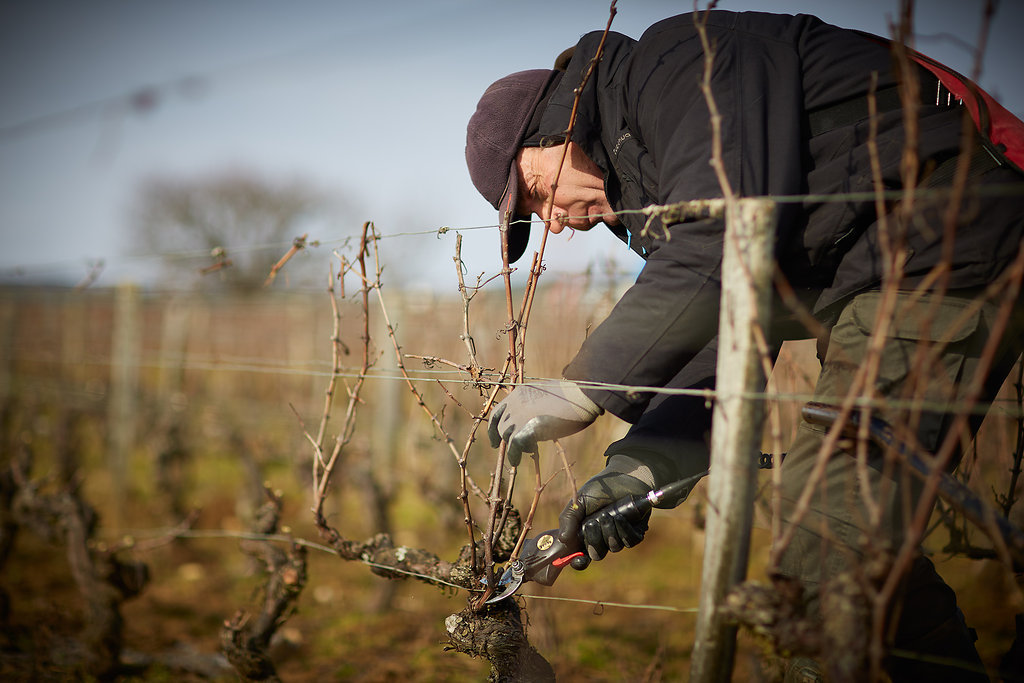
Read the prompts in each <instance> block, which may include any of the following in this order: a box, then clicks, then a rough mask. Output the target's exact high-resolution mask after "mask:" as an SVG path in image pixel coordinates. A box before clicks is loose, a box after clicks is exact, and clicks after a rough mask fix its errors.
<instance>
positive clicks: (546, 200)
mask: <svg viewBox="0 0 1024 683" xmlns="http://www.w3.org/2000/svg"><path fill="white" fill-rule="evenodd" d="M564 147H565V145H558V146H557V147H544V148H541V147H524V148H523V149H521V150H519V155H518V156H517V157H516V162H517V163H516V168H517V169H518V173H519V204H518V211H517V212H518V213H535V214H537V215H538V216H540V218H541V220H543V221H545V222H546V223H547V226H548V230H550V231H551V232H553V233H554V234H556V235H557V234H558V233H560V232H562V229H563V228H565V227H566V226H568V227H570V228H573V229H575V230H590V229H591V228H592V227H594V226H595V225H597V224H598V223H601V222H604V223H607V224H608V225H618V224H619V220H618V218H616V216H615V215H614V214H613V213H612V207H611V205H609V203H608V197H607V196H606V195H605V191H604V176H603V175H602V174H601V169H600V168H598V167H597V165H596V164H595V163H594V162H593V161H591V160H590V159H589V158H588V157H587V155H586V154H584V153H583V150H581V149H580V148H579V147H578V146H576V145H575V144H574V143H571V142H570V143H569V152H568V153H567V154H566V155H565V163H564V164H562V172H561V173H559V172H558V167H559V164H561V162H562V150H563V148H564ZM556 177H557V178H558V185H557V186H556V188H555V196H554V201H552V197H551V186H552V184H553V183H554V182H555V178H556Z"/></svg>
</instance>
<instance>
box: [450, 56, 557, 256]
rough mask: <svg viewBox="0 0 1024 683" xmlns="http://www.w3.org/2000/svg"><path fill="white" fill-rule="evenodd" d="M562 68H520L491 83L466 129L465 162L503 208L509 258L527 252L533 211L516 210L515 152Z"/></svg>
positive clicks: (476, 180)
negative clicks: (526, 212) (522, 212)
mask: <svg viewBox="0 0 1024 683" xmlns="http://www.w3.org/2000/svg"><path fill="white" fill-rule="evenodd" d="M560 73H561V72H559V71H552V70H549V69H534V70H531V71H520V72H518V73H514V74H512V75H510V76H506V77H505V78H502V79H501V80H498V81H496V82H495V83H493V84H492V85H491V87H489V88H487V90H486V91H485V92H484V94H483V97H481V98H480V102H479V103H478V104H477V107H476V112H474V114H473V116H472V117H471V118H470V119H469V126H468V127H467V130H466V165H467V166H468V167H469V177H470V178H471V179H472V180H473V184H474V185H475V186H476V189H477V190H479V191H480V194H482V195H483V196H484V199H486V200H487V201H489V202H490V203H491V206H493V207H494V208H495V209H497V210H498V221H499V223H500V224H501V226H502V227H503V228H504V227H506V226H507V227H508V260H509V263H512V262H514V261H516V260H518V259H519V257H520V256H522V255H523V252H524V251H526V244H527V242H528V241H529V239H530V220H531V218H530V215H529V214H526V215H522V214H519V213H517V212H516V202H517V200H518V198H519V174H518V173H517V172H516V167H515V163H516V155H517V154H518V153H519V148H520V147H522V146H523V141H524V140H525V139H526V138H527V136H528V134H529V133H530V128H531V123H532V124H533V125H534V126H536V125H537V121H538V117H536V116H535V114H536V113H537V110H538V106H537V105H538V104H540V102H541V100H542V99H544V96H545V94H546V93H547V91H548V89H549V86H550V85H551V84H552V82H553V81H554V80H555V77H556V76H557V75H559V74H560Z"/></svg>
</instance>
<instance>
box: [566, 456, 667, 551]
mask: <svg viewBox="0 0 1024 683" xmlns="http://www.w3.org/2000/svg"><path fill="white" fill-rule="evenodd" d="M633 475H638V476H639V477H643V479H641V478H638V476H633ZM645 480H646V481H645ZM654 487H655V485H654V481H653V480H651V479H650V470H649V469H647V468H646V467H645V466H644V465H643V464H642V463H640V462H639V461H638V460H636V459H634V458H631V457H629V456H628V455H613V456H611V457H610V458H609V459H608V466H607V467H605V468H604V469H603V470H601V472H600V473H598V474H597V475H595V476H594V477H592V478H591V479H589V480H587V482H586V483H585V484H583V486H582V487H581V488H580V490H579V493H578V494H577V496H576V498H575V500H573V501H572V502H570V503H569V504H568V505H567V506H566V507H565V510H563V511H562V514H561V515H560V516H559V518H558V540H560V541H561V542H562V543H565V544H567V545H575V538H576V537H582V539H583V546H584V549H585V551H586V556H585V557H577V558H575V559H573V561H572V567H573V569H586V568H587V566H588V565H590V562H591V560H601V559H603V558H604V556H605V555H607V554H608V551H611V552H613V553H617V552H619V551H620V550H622V549H623V548H632V547H633V546H635V545H637V544H638V543H640V541H642V540H644V534H646V533H647V520H648V519H649V518H650V513H648V514H647V515H645V516H644V517H643V519H641V520H638V521H637V522H634V523H630V522H627V521H625V520H623V519H615V518H612V517H611V516H610V515H606V514H598V515H597V516H596V517H595V518H594V519H590V520H587V522H586V524H584V519H586V518H587V517H589V516H590V515H593V514H594V513H598V512H599V511H600V510H601V509H602V508H605V507H607V506H609V505H611V504H612V503H614V502H616V501H618V500H619V499H620V498H624V497H626V496H630V495H632V496H646V495H647V494H648V493H649V492H650V491H651V490H652V489H653V488H654Z"/></svg>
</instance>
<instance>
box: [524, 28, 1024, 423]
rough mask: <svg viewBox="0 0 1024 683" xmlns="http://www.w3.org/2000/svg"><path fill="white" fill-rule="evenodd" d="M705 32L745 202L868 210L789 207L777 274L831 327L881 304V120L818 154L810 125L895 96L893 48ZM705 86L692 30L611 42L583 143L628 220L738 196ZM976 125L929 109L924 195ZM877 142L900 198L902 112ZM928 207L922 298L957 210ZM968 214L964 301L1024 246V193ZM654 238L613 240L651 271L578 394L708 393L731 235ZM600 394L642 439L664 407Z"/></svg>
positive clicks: (715, 231) (1008, 177) (590, 95)
mask: <svg viewBox="0 0 1024 683" xmlns="http://www.w3.org/2000/svg"><path fill="white" fill-rule="evenodd" d="M707 27H708V33H709V36H710V40H711V42H712V44H713V45H714V46H715V59H714V69H713V74H712V80H711V88H712V92H713V94H714V98H715V101H716V103H717V106H718V109H719V111H720V113H721V116H722V122H721V126H722V136H721V139H722V159H723V162H724V166H725V169H726V173H727V175H728V178H729V181H730V184H731V186H732V188H733V190H734V191H735V192H736V193H737V194H739V195H740V196H759V195H774V196H785V195H812V196H825V195H835V194H848V193H858V192H859V193H866V194H864V196H863V198H859V199H851V200H847V201H814V200H813V199H804V200H800V201H790V202H783V203H781V204H780V212H779V222H778V227H777V238H776V259H777V262H778V270H779V272H780V273H781V275H782V276H784V277H785V279H786V280H787V281H788V282H789V283H790V285H791V286H792V287H793V288H794V289H795V290H796V291H797V292H798V293H799V294H800V295H801V299H802V300H804V301H805V302H807V304H808V307H809V308H810V309H811V310H812V311H813V312H814V313H815V315H817V316H819V317H821V318H828V317H829V315H830V312H831V311H832V310H833V309H834V308H835V306H836V305H837V304H841V303H842V301H843V300H844V299H845V298H847V297H849V296H850V295H852V294H854V293H857V292H859V291H863V290H865V289H868V288H871V287H876V286H878V284H879V282H880V280H881V277H882V264H881V258H880V249H879V246H878V235H877V230H878V221H877V215H876V212H875V202H874V198H873V197H872V196H871V195H870V193H871V192H872V191H873V190H874V185H873V183H872V173H871V163H870V161H871V156H870V154H869V145H868V140H869V120H868V119H866V118H865V119H863V120H859V121H856V122H855V123H846V124H844V125H840V126H839V127H837V128H833V129H831V130H826V131H824V132H820V133H818V134H816V135H813V136H812V135H811V133H810V127H809V121H810V116H811V114H812V112H817V111H821V110H823V109H826V108H828V107H830V106H832V105H835V104H836V103H839V102H842V101H844V100H847V99H849V98H851V97H855V98H863V97H866V95H867V93H868V92H869V90H870V89H871V87H872V85H871V83H872V74H873V73H875V74H877V81H876V85H875V87H876V89H878V90H884V89H886V88H889V87H891V86H894V85H895V84H896V82H897V80H896V76H895V75H894V68H893V64H894V60H893V58H892V56H891V54H890V51H889V50H888V48H887V47H886V46H884V45H882V44H879V43H878V42H875V41H872V40H869V39H867V38H866V37H865V36H863V35H862V34H859V33H856V32H853V31H848V30H845V29H841V28H837V27H835V26H830V25H828V24H825V23H823V22H821V21H820V20H818V19H816V18H814V17H810V16H805V15H801V16H787V15H772V14H762V13H753V12H751V13H731V12H721V11H715V12H712V13H711V14H710V17H709V20H708V23H707ZM600 40H601V32H595V33H591V34H587V35H585V36H584V37H583V38H582V39H581V40H580V42H579V43H578V44H577V46H576V50H575V52H574V54H573V57H572V59H571V61H570V62H569V64H568V66H567V68H566V73H565V76H564V77H563V78H562V79H561V82H560V83H559V85H558V86H557V89H556V90H555V92H554V93H553V94H552V95H551V98H550V100H549V102H548V105H547V107H546V109H545V110H544V113H543V116H542V119H541V134H542V135H547V136H549V137H551V138H553V139H555V141H557V140H558V138H559V135H560V134H564V131H565V130H566V128H567V122H568V115H569V111H570V110H571V108H572V104H573V99H574V93H573V90H574V89H575V88H576V87H577V86H578V85H579V83H580V82H581V80H582V75H583V73H584V71H585V70H586V69H587V67H588V65H589V63H590V62H591V60H592V57H593V56H594V54H595V53H596V50H597V46H598V44H599V42H600ZM915 68H916V67H915ZM703 70H704V53H703V51H702V49H701V43H700V39H699V36H698V33H697V31H696V28H695V26H694V19H693V15H692V14H685V15H680V16H678V17H673V18H671V19H666V20H664V21H662V22H659V23H657V24H655V25H654V26H652V27H651V28H650V29H648V30H647V31H646V32H645V33H644V35H643V36H642V37H641V38H640V39H639V40H633V39H631V38H629V37H627V36H624V35H621V34H616V33H610V34H609V35H608V37H607V40H606V43H605V46H604V53H603V57H602V59H601V61H600V62H599V63H598V64H597V65H596V68H595V70H594V72H593V74H592V76H591V78H590V80H589V81H588V83H587V85H586V87H585V89H584V91H583V93H582V95H581V98H580V107H579V113H578V116H577V121H576V124H575V126H574V128H573V132H572V139H573V141H574V142H576V143H577V144H579V145H580V146H581V147H582V148H583V149H584V151H585V152H586V153H587V154H588V156H590V158H591V159H593V161H594V162H595V163H597V165H598V166H599V167H600V168H601V169H602V170H603V172H604V175H605V185H606V190H607V194H608V199H609V201H610V203H611V205H612V207H613V208H615V209H616V210H617V211H622V210H636V209H640V208H642V207H645V206H648V205H651V204H666V203H671V202H678V201H682V200H689V199H703V198H710V197H720V196H722V192H721V189H720V187H719V184H718V180H717V178H716V176H715V174H714V172H713V171H712V169H711V167H710V165H709V159H710V158H711V141H712V135H711V132H710V131H711V128H710V117H709V112H708V107H707V103H706V100H705V98H704V96H703V94H702V92H701V89H700V83H701V79H702V75H703ZM917 76H918V78H919V80H920V82H921V83H922V90H925V91H927V90H928V88H932V89H934V84H935V78H934V77H933V76H931V75H930V74H929V73H928V72H926V71H924V70H923V69H918V73H917ZM961 109H962V108H960V107H955V106H954V107H948V106H945V105H943V106H935V105H934V104H930V105H922V106H921V107H920V110H919V114H918V133H917V144H916V148H915V152H916V155H917V158H918V160H919V162H920V167H921V169H922V171H921V172H920V173H919V174H918V175H919V180H920V182H921V183H927V181H928V172H929V171H930V169H932V168H934V166H935V165H936V164H939V163H941V162H942V161H945V160H946V159H948V158H950V157H953V156H955V155H956V154H957V153H958V151H959V144H960V139H961V130H962V125H963V124H962V120H963V114H962V112H961V111H960V110H961ZM877 128H878V130H877V136H876V141H877V147H878V150H879V151H878V158H879V160H880V163H881V174H882V178H883V183H884V185H885V187H886V188H887V189H893V190H898V189H900V188H902V187H903V184H902V182H901V179H900V178H901V174H900V162H901V158H902V156H903V148H904V128H903V114H902V112H901V111H900V110H899V108H898V107H895V108H893V109H892V110H890V111H885V112H883V113H882V114H881V116H880V118H879V119H878V124H877ZM973 180H975V181H977V182H981V183H984V184H1002V183H1007V182H1020V180H1021V178H1020V176H1019V175H1018V174H1016V172H1015V171H1013V170H1012V169H1010V168H1008V167H1004V168H995V169H994V170H990V171H988V172H987V173H985V174H984V175H981V176H978V177H976V178H974V179H973ZM918 206H920V207H921V210H919V211H918V212H917V214H916V220H915V221H913V222H912V223H911V224H910V225H909V226H908V227H907V230H908V234H907V241H908V245H909V247H910V252H909V253H910V256H909V258H908V259H907V261H906V262H905V264H904V272H905V274H906V278H905V282H906V284H908V285H913V284H916V283H918V282H919V281H920V279H921V278H922V277H923V276H924V275H925V274H926V273H927V272H928V271H929V270H930V269H931V268H932V267H933V266H935V265H936V264H937V263H939V262H940V260H941V253H942V235H943V229H942V207H943V206H944V203H942V202H939V203H935V202H933V205H931V206H929V203H928V202H927V201H919V202H918ZM965 206H966V207H967V208H966V209H965V213H966V212H968V211H969V212H970V216H969V217H967V218H969V220H966V219H965V220H962V221H961V226H960V227H959V229H958V231H957V233H956V238H955V239H956V241H955V245H954V249H953V250H952V253H953V254H954V260H953V264H952V265H953V269H952V273H951V276H950V280H949V286H950V287H954V288H956V287H972V286H977V285H981V284H985V283H988V282H991V281H992V279H993V278H995V277H996V276H997V275H998V274H999V272H1001V271H1002V270H1003V268H1004V267H1005V266H1006V264H1007V263H1009V261H1010V260H1011V259H1012V258H1013V257H1014V256H1015V255H1016V253H1017V249H1018V246H1019V243H1020V241H1021V238H1022V235H1024V201H1022V198H1021V196H1020V194H1019V193H1018V194H1017V195H1016V196H1011V197H992V198H987V197H986V198H984V200H983V201H982V202H980V203H979V202H967V203H965ZM645 221H646V217H645V216H643V215H640V214H638V213H626V214H624V215H622V222H623V223H624V227H623V228H618V229H613V231H614V232H616V233H617V234H618V235H619V236H620V238H622V239H623V240H624V241H628V243H629V244H630V246H631V247H632V248H633V249H634V250H636V251H637V252H638V253H640V254H641V255H643V256H644V257H645V258H646V264H645V266H644V268H643V270H642V272H641V273H640V276H639V278H638V279H637V281H636V283H635V284H634V285H633V286H632V287H631V288H630V289H629V290H628V291H627V292H626V293H625V295H623V297H622V299H621V300H620V301H619V303H618V304H617V305H616V307H615V308H614V310H613V311H612V312H611V314H610V315H609V317H608V318H607V319H606V320H605V322H604V323H602V324H601V325H600V326H599V327H598V328H597V329H596V330H594V332H593V333H592V334H591V335H590V336H589V337H588V339H587V340H586V342H585V343H584V344H583V346H582V347H581V349H580V351H579V353H578V354H577V355H576V357H575V358H574V359H573V360H572V361H571V362H570V363H569V365H568V366H567V367H566V368H565V371H564V372H565V376H566V377H567V378H569V379H576V380H589V381H597V382H607V383H612V384H622V385H628V386H656V387H660V386H665V385H666V384H669V383H670V382H672V383H673V384H675V382H673V378H674V377H687V376H689V377H691V378H693V377H697V378H698V379H700V380H701V382H703V383H704V384H705V385H706V384H707V382H706V381H705V380H706V379H707V376H708V375H709V372H708V367H709V361H708V360H707V356H708V354H707V353H705V354H702V356H701V358H702V359H703V360H701V361H700V362H701V363H702V364H703V366H702V368H701V369H699V370H694V371H693V372H690V373H687V372H686V371H685V368H686V366H687V364H688V363H689V362H690V361H691V360H693V359H694V358H695V356H697V354H698V353H700V351H701V350H702V349H703V348H704V347H705V346H706V345H707V344H708V343H709V342H711V341H712V340H713V339H714V337H715V336H716V334H717V328H718V306H719V297H720V284H721V271H720V266H721V258H722V240H723V234H724V224H723V222H722V221H719V220H696V221H688V222H684V223H678V224H674V225H669V226H663V225H661V224H660V223H657V222H655V223H653V224H652V225H651V226H650V229H649V231H648V233H647V234H646V235H644V234H642V233H643V228H644V224H645ZM777 308H778V307H777ZM782 313H783V314H784V313H785V311H782ZM779 317H782V316H779ZM796 336H797V337H806V336H808V335H807V334H806V333H803V334H797V335H796ZM585 391H586V393H587V394H588V395H589V396H590V397H591V398H593V399H594V400H595V401H596V402H597V403H598V404H599V405H601V406H602V407H604V408H605V409H607V410H609V411H610V412H612V413H613V414H615V415H618V416H619V417H621V418H623V419H626V420H628V421H631V422H632V421H635V420H636V419H637V418H638V416H639V415H640V414H641V413H642V412H643V411H644V409H645V408H646V407H647V404H648V402H649V400H650V399H651V396H652V395H651V393H649V392H628V391H606V390H595V389H586V390H585Z"/></svg>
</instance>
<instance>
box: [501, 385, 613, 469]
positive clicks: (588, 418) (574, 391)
mask: <svg viewBox="0 0 1024 683" xmlns="http://www.w3.org/2000/svg"><path fill="white" fill-rule="evenodd" d="M603 412H604V411H603V410H602V409H601V408H600V407H599V406H598V405H597V404H596V403H594V402H593V401H591V400H590V399H589V398H587V396H586V395H585V394H584V393H583V392H582V391H581V390H580V388H579V387H578V386H576V384H575V383H574V382H570V381H569V380H561V381H559V382H550V381H549V382H544V383H539V384H528V385H523V386H519V387H516V388H515V389H514V390H513V391H512V393H511V394H509V395H508V396H507V397H506V398H505V400H504V401H502V402H501V403H499V404H498V405H497V406H496V407H495V408H494V412H492V413H491V420H490V424H489V425H488V428H487V435H488V436H489V437H490V440H491V448H497V447H498V445H499V444H500V443H501V442H502V441H507V442H508V452H507V453H506V455H507V456H508V462H509V464H510V465H512V466H513V467H516V466H518V465H519V461H520V460H522V458H523V453H536V452H537V442H538V441H551V440H552V439H560V438H562V437H563V436H569V435H570V434H575V433H576V432H578V431H580V430H582V429H584V428H586V427H587V426H588V425H589V424H590V423H591V422H593V421H594V420H596V419H597V416H598V415H600V414H601V413H603Z"/></svg>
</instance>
